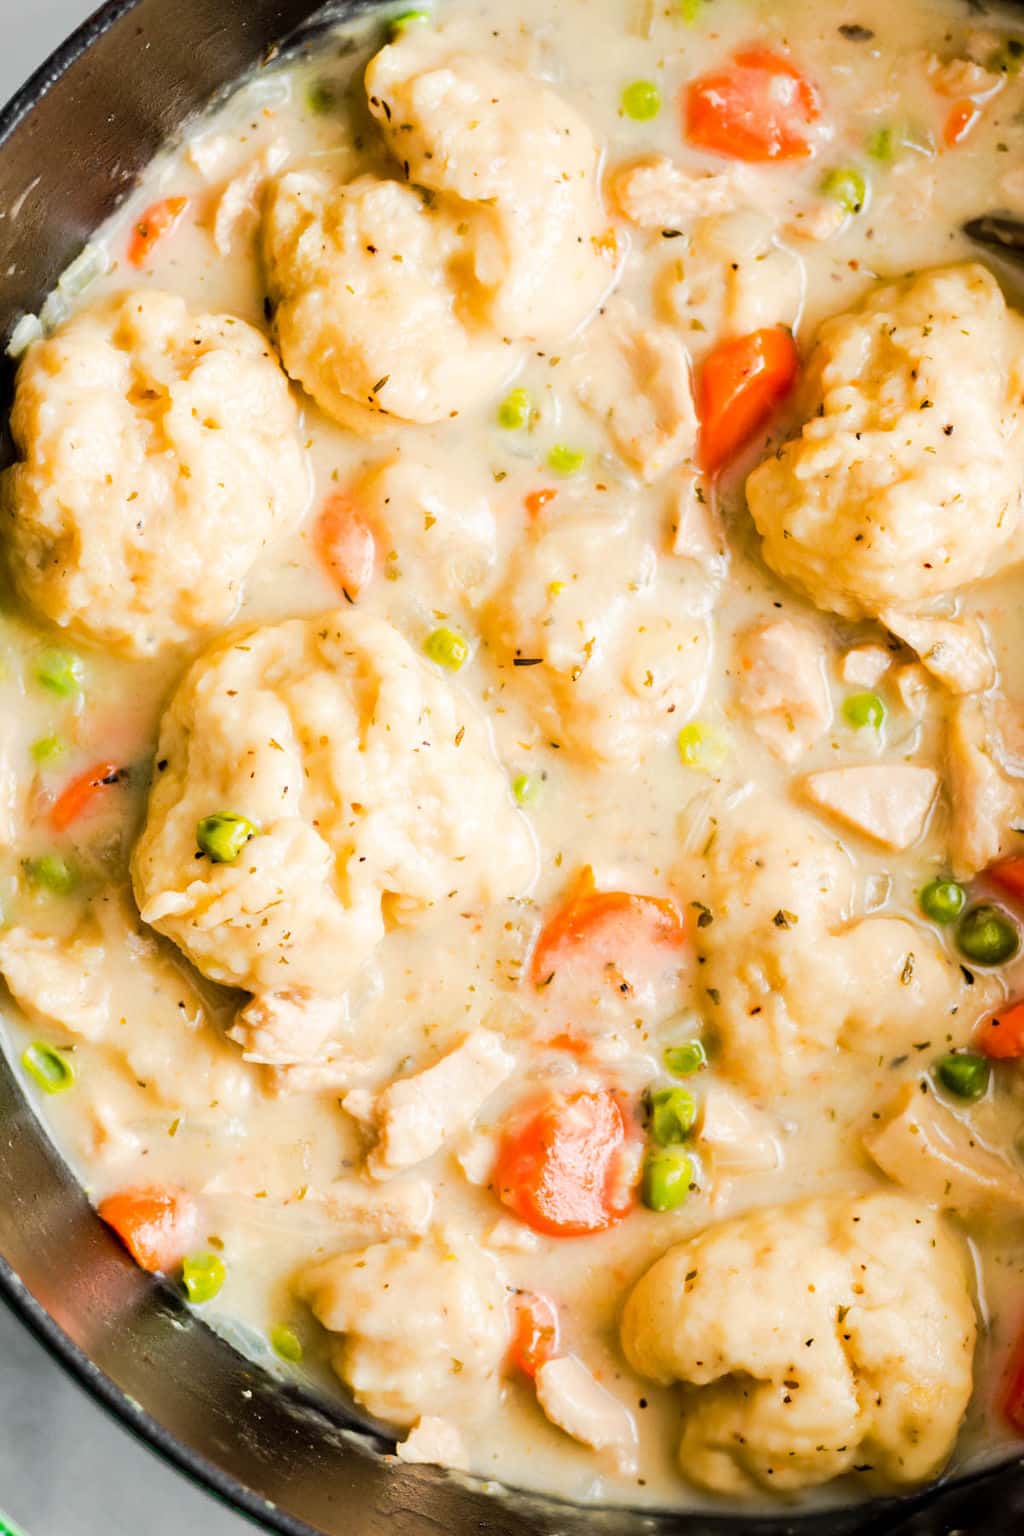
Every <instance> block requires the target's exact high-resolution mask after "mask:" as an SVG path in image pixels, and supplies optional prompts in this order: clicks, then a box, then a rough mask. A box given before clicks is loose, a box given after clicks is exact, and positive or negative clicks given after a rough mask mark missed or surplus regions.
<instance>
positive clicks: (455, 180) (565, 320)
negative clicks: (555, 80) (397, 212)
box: [366, 28, 612, 343]
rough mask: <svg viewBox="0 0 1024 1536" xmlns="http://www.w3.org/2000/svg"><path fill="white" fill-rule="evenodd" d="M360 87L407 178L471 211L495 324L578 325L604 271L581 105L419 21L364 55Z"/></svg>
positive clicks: (475, 268) (604, 283)
mask: <svg viewBox="0 0 1024 1536" xmlns="http://www.w3.org/2000/svg"><path fill="white" fill-rule="evenodd" d="M366 91H367V96H368V98H369V103H370V111H371V112H372V113H373V115H374V117H375V118H376V119H377V122H378V123H379V125H380V129H381V132H382V133H383V135H384V138H385V139H386V141H387V143H388V145H389V147H390V149H391V152H392V154H393V155H394V156H395V158H396V160H398V162H399V164H401V165H402V168H403V172H404V174H405V175H406V177H407V179H408V180H410V181H412V182H415V183H417V184H418V185H420V186H424V187H430V188H431V189H432V190H434V191H436V192H438V193H441V194H444V195H446V196H447V197H449V198H451V199H452V200H453V202H457V204H458V206H459V207H460V209H461V210H462V215H463V218H466V217H467V216H468V217H469V218H470V219H471V221H472V223H471V231H470V235H469V242H470V243H469V253H470V259H471V262H472V277H473V280H474V282H475V283H476V284H477V286H478V288H479V290H480V293H481V297H482V302H483V305H484V308H485V311H486V313H487V316H488V318H489V320H490V323H491V325H492V326H493V327H494V329H495V331H496V332H497V333H498V334H499V335H500V336H515V337H528V338H529V339H530V340H531V341H536V342H540V343H550V342H553V341H556V340H558V339H559V338H560V337H564V336H567V335H568V334H569V333H570V332H572V331H573V330H575V329H576V327H577V326H578V325H579V324H580V323H581V322H582V321H583V320H584V319H586V317H587V315H588V314H589V313H590V311H591V310H592V309H593V308H594V306H595V305H596V304H597V303H598V301H599V300H600V298H601V295H602V293H603V292H604V291H605V289H606V288H607V287H608V285H609V282H610V280H611V275H612V274H611V270H610V268H609V265H608V263H607V260H606V259H605V256H604V254H603V252H602V249H601V247H600V244H599V242H600V239H601V236H602V234H603V233H604V230H605V228H606V225H607V220H606V218H605V215H604V210H603V208H602V206H601V201H600V198H599V196H598V190H597V171H598V153H597V147H596V145H595V143H594V136H593V134H592V133H591V131H590V128H589V127H588V125H587V124H586V122H584V120H583V118H582V117H580V115H579V113H578V112H577V111H576V110H575V109H574V108H573V107H571V106H570V105H569V104H568V102H566V101H563V100H562V98H561V97H560V96H558V95H557V94H556V93H555V92H554V91H552V90H549V89H548V87H547V86H545V85H543V84H542V83H541V82H540V81H539V80H535V79H532V78H531V77H530V76H529V75H528V74H526V73H524V72H523V71H522V70H518V69H512V68H510V67H509V66H508V65H505V64H501V63H497V62H495V61H494V60H493V59H488V58H484V57H482V56H479V55H474V54H466V53H461V52H459V51H458V50H456V49H453V48H452V46H451V44H450V43H449V42H448V40H447V39H446V38H445V36H444V34H443V33H435V32H430V31H428V30H425V29H423V28H418V29H417V28H413V29H411V30H408V31H406V32H405V33H403V35H402V36H401V38H400V39H399V40H398V41H397V42H394V43H391V44H390V46H388V47H387V48H382V49H381V51H380V53H378V54H377V56H376V57H375V58H374V59H371V61H370V64H369V66H368V68H367V71H366ZM410 125H411V126H410Z"/></svg>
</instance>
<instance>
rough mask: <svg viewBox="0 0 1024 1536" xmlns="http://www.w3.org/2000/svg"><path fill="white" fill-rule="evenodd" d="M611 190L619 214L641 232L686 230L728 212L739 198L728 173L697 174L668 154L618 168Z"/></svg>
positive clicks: (640, 157)
mask: <svg viewBox="0 0 1024 1536" xmlns="http://www.w3.org/2000/svg"><path fill="white" fill-rule="evenodd" d="M609 190H610V193H611V198H612V201H613V202H614V203H615V205H616V206H617V207H618V209H619V211H620V213H622V215H623V216H624V217H625V218H627V219H628V220H629V221H630V223H631V224H637V225H639V227H640V228H641V229H685V228H686V227H687V226H688V225H689V224H691V223H692V222H693V220H694V219H695V218H700V217H701V216H703V215H706V214H709V213H727V212H729V211H730V210H731V209H732V208H734V207H735V205H736V199H737V188H736V182H735V178H734V176H732V175H731V174H730V173H729V172H728V171H726V172H723V173H713V174H712V173H708V172H699V173H697V174H694V173H693V172H692V171H687V170H684V169H683V167H682V166H681V165H677V164H676V162H675V161H674V160H670V159H669V157H668V155H640V156H639V157H638V158H637V159H635V160H627V161H626V162H625V163H624V164H623V165H617V166H616V167H615V169H614V170H613V171H612V172H611V175H610V178H609Z"/></svg>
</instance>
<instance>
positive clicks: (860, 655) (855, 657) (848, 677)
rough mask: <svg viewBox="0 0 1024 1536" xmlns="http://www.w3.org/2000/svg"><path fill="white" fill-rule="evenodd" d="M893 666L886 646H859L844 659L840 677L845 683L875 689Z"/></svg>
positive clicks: (848, 652)
mask: <svg viewBox="0 0 1024 1536" xmlns="http://www.w3.org/2000/svg"><path fill="white" fill-rule="evenodd" d="M891 666H892V654H891V652H889V651H887V650H886V648H885V646H884V645H857V646H854V648H853V650H852V651H847V653H846V655H845V656H844V657H843V660H842V663H841V665H840V667H839V675H840V677H841V678H842V680H843V682H844V683H852V684H853V685H854V686H856V687H858V688H874V687H875V685H876V684H877V683H880V682H881V680H882V678H883V677H884V676H885V674H886V672H888V670H889V668H890V667H891Z"/></svg>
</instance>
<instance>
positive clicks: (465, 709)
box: [132, 611, 535, 1064]
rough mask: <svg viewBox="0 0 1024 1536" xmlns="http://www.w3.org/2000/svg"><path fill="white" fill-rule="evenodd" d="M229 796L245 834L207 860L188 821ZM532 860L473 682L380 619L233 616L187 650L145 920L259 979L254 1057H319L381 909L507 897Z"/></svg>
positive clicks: (518, 888) (206, 965) (155, 816)
mask: <svg viewBox="0 0 1024 1536" xmlns="http://www.w3.org/2000/svg"><path fill="white" fill-rule="evenodd" d="M221 814H228V815H231V816H240V817H244V818H246V821H247V822H248V824H249V830H250V831H251V832H252V834H253V835H252V836H251V837H250V840H249V841H247V842H244V845H243V846H241V847H240V850H239V851H236V852H235V855H234V856H233V857H231V856H229V857H228V858H227V859H225V860H224V861H223V862H215V861H214V860H213V859H212V858H210V857H208V856H204V855H203V853H202V852H201V849H200V847H199V845H198V843H197V828H198V824H199V823H200V822H201V821H203V820H204V819H205V818H207V817H211V816H218V815H221ZM534 866H535V853H534V846H533V842H532V838H531V835H530V832H529V829H528V827H527V824H526V821H525V818H523V817H522V816H521V815H520V814H519V812H518V811H517V810H516V808H515V804H514V802H513V800H512V797H511V794H510V792H509V788H508V781H507V779H506V776H505V774H504V772H503V771H502V769H501V767H500V766H499V764H498V763H497V761H496V760H495V758H494V756H493V749H492V747H491V743H490V737H489V735H488V732H487V728H486V726H485V724H484V723H483V721H482V720H481V719H480V718H479V716H478V715H477V714H476V712H475V710H474V708H473V706H472V705H471V704H470V702H469V700H468V699H467V698H466V697H465V696H464V695H463V694H462V693H461V692H458V691H457V690H456V689H455V688H454V687H453V686H452V685H451V684H450V683H449V682H448V681H447V679H445V678H444V677H443V676H442V675H441V674H440V673H439V672H438V671H437V669H435V668H434V667H432V666H431V664H430V663H429V662H427V661H426V660H424V659H421V658H420V657H418V656H417V655H416V654H415V653H414V652H413V651H412V649H411V647H410V646H409V645H408V643H407V642H406V641H405V640H404V639H403V638H402V636H401V635H400V634H398V632H397V631H396V630H394V629H393V628H392V627H391V626H390V625H389V624H387V623H385V622H384V621H383V620H380V619H371V618H369V617H363V616H362V615H361V614H359V615H357V614H355V613H354V612H351V611H343V612H340V613H328V614H324V615H321V616H319V617H316V618H312V619H294V620H288V621H287V622H285V623H282V624H276V625H271V626H268V627H265V628H262V629H256V630H249V631H242V632H240V633H237V634H234V635H232V636H231V637H229V638H228V639H227V640H225V641H223V642H222V643H221V644H219V645H218V646H216V647H215V648H214V649H212V650H211V651H209V652H208V653H207V654H206V655H204V656H202V657H201V658H200V659H199V660H198V661H197V662H196V663H195V664H194V666H193V667H192V669H191V671H190V672H189V673H188V674H187V676H186V677H185V680H184V682H183V683H182V685H181V687H180V688H179V690H178V692H177V694H176V695H175V697H174V699H173V701H172V703H171V705H170V708H169V709H168V711H167V714H166V716H165V718H164V722H163V726H162V729H161V734H160V742H159V747H158V752H157V769H156V776H155V780H154V783H153V787H152V790H151V793H150V798H149V806H148V812H147V818H146V824H145V826H144V828H143V832H142V835H141V837H140V839H139V842H138V844H137V846H136V849H135V854H134V857H133V861H132V877H133V882H134V887H135V894H136V899H137V900H138V903H139V908H140V911H141V913H142V917H143V919H144V921H145V922H147V923H150V924H152V926H153V927H155V928H158V929H159V930H160V931H161V932H162V933H165V934H166V935H167V936H168V937H169V938H171V939H173V940H174V942H175V943H176V944H178V945H179V946H180V947H181V948H182V949H183V950H184V951H185V953H186V954H187V955H188V956H189V958H190V959H191V960H192V961H193V962H194V963H195V964H196V965H197V966H198V967H199V969H200V970H201V971H202V972H204V974H205V975H207V976H209V977H211V978H212V979H213V980H215V981H219V982H223V983H225V984H226V985H228V986H234V987H240V988H242V989H244V990H245V991H248V992H251V993H253V994H254V1000H253V1002H252V1003H251V1004H250V1005H249V1008H250V1010H252V1011H251V1013H250V1014H248V1018H249V1019H250V1020H251V1022H252V1026H253V1031H254V1033H259V1034H260V1036H261V1037H262V1038H263V1039H264V1042H265V1043H266V1042H268V1041H269V1042H272V1044H273V1050H272V1051H269V1052H267V1051H265V1052H264V1053H263V1054H262V1056H261V1057H260V1059H270V1058H271V1056H272V1057H273V1059H274V1060H275V1061H276V1062H277V1063H278V1064H287V1063H288V1062H289V1061H305V1060H311V1059H315V1058H316V1056H317V1053H318V1051H319V1049H320V1047H321V1046H322V1045H323V1044H324V1042H325V1040H326V1039H327V1038H329V1036H330V1034H331V1030H332V1025H334V1024H336V1023H337V1021H338V1019H339V1017H340V1014H339V1009H338V1007H337V1002H338V1000H339V999H343V998H344V994H345V993H346V989H347V988H348V987H349V985H350V983H351V982H352V981H353V979H354V978H355V976H356V975H357V974H358V972H359V970H360V968H361V967H362V966H363V965H364V964H365V963H366V961H367V960H368V958H369V957H370V955H371V954H372V952H373V949H374V947H375V946H376V944H377V943H378V942H379V941H380V939H381V938H382V937H383V936H384V933H385V930H386V928H387V926H388V925H389V923H395V922H412V921H415V920H416V918H417V917H418V916H420V915H422V914H424V913H425V912H428V911H429V910H430V908H431V907H436V906H439V905H444V906H445V907H446V908H454V909H455V910H465V909H466V908H467V907H472V906H474V905H479V904H483V903H486V902H489V901H495V900H500V899H502V898H505V897H513V896H518V895H520V894H521V893H522V892H523V891H524V890H525V889H526V887H528V886H529V884H530V883H531V881H532V879H533V876H534ZM275 1000H278V1001H275ZM325 1000H327V1002H329V1003H332V1004H333V1005H334V1006H325ZM303 1020H305V1025H308V1026H309V1027H308V1028H307V1027H305V1025H304V1024H303V1022H302V1021H303ZM246 1021H247V1011H245V1010H243V1013H242V1015H241V1019H240V1026H241V1030H242V1035H241V1036H240V1038H242V1043H243V1044H245V1043H247V1041H246V1039H245V1029H246Z"/></svg>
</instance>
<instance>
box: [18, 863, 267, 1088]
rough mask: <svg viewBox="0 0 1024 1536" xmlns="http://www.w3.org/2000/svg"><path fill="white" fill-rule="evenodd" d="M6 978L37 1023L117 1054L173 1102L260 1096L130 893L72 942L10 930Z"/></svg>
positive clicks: (102, 903)
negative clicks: (140, 917) (145, 925)
mask: <svg viewBox="0 0 1024 1536" xmlns="http://www.w3.org/2000/svg"><path fill="white" fill-rule="evenodd" d="M0 976H2V977H3V979H4V981H5V982H6V983H7V986H8V989H9V991H10V993H11V995H12V997H13V998H14V1000H15V1002H16V1003H17V1004H18V1005H19V1007H20V1008H21V1009H22V1011H23V1012H24V1013H25V1014H26V1015H27V1016H28V1017H29V1018H30V1019H32V1020H34V1021H36V1022H38V1023H41V1024H44V1025H56V1026H57V1027H58V1028H59V1029H63V1030H66V1031H67V1033H68V1034H69V1035H71V1036H72V1037H73V1038H78V1039H81V1040H86V1041H88V1042H89V1043H90V1044H93V1045H102V1046H105V1047H107V1048H109V1050H110V1051H111V1052H112V1053H113V1054H114V1055H115V1056H118V1057H120V1058H121V1059H122V1060H123V1061H124V1064H125V1066H126V1068H127V1070H128V1072H129V1073H130V1074H131V1077H132V1079H133V1080H134V1081H135V1082H138V1083H140V1084H142V1085H143V1086H144V1087H145V1088H147V1089H149V1090H151V1091H152V1092H153V1093H154V1094H155V1095H156V1097H157V1098H158V1099H159V1100H160V1101H161V1102H162V1103H164V1104H168V1105H172V1106H174V1107H176V1108H188V1109H200V1108H205V1107H206V1106H208V1105H210V1104H213V1103H219V1104H221V1105H223V1106H225V1107H231V1106H238V1105H241V1104H242V1103H244V1102H245V1100H246V1099H247V1097H248V1096H249V1094H250V1092H251V1089H252V1079H251V1076H250V1074H249V1073H248V1071H247V1069H246V1068H245V1066H243V1064H242V1063H241V1062H240V1061H239V1060H238V1057H237V1054H236V1053H235V1052H234V1051H233V1050H232V1049H231V1047H230V1046H229V1045H228V1044H226V1042H225V1041H224V1040H223V1038H222V1036H221V1033H220V1030H219V1028H218V1025H217V1021H216V1019H215V1018H214V1017H213V1016H211V1014H210V1012H209V1010H208V1009H207V1006H206V1004H205V1002H204V1001H203V998H202V997H201V995H200V993H199V992H198V990H197V989H196V986H195V983H194V982H193V981H191V980H190V979H189V977H188V975H187V974H186V971H185V969H184V967H183V966H181V965H179V964H178V963H177V962H176V959H175V955H174V951H173V950H172V949H170V948H169V946H165V945H163V944H162V943H160V942H159V941H158V940H157V939H155V938H154V937H153V935H152V934H150V933H147V932H146V931H145V930H144V929H143V928H142V927H141V926H140V924H139V921H138V917H137V915H136V913H135V910H134V908H133V906H132V904H131V901H130V899H129V897H128V896H127V893H124V892H111V893H107V894H102V895H98V896H96V897H94V898H93V900H92V901H91V903H90V905H89V909H88V911H87V912H86V913H85V915H84V916H83V917H82V920H81V922H80V923H79V924H78V926H77V927H76V928H75V930H74V932H73V933H71V934H70V935H69V936H68V937H59V936H56V935H54V934H43V933H35V932H33V931H32V930H31V929H30V928H27V927H20V926H19V927H13V928H7V929H5V930H4V931H3V932H0Z"/></svg>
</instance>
